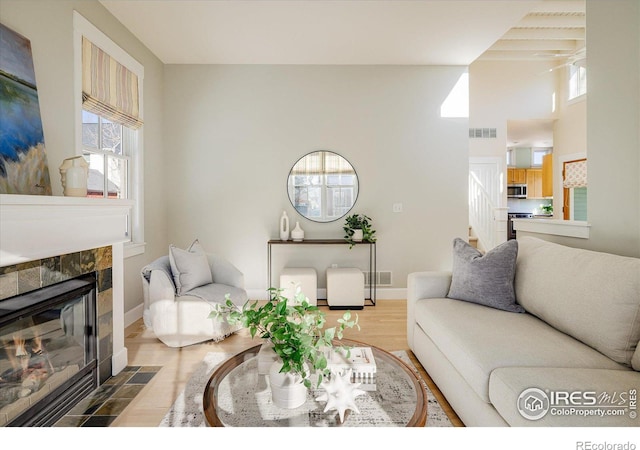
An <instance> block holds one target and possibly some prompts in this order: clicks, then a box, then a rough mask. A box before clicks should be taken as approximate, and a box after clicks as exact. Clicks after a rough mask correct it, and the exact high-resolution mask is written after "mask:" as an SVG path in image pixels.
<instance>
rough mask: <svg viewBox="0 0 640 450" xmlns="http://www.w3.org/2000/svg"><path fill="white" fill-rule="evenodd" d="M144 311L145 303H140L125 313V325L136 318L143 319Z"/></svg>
mask: <svg viewBox="0 0 640 450" xmlns="http://www.w3.org/2000/svg"><path fill="white" fill-rule="evenodd" d="M143 311H144V304H142V303H140V304H139V305H138V306H136V307H135V308H132V309H130V310H129V311H127V312H126V313H124V327H125V328H127V327H128V326H129V325H131V324H132V323H133V322H135V321H136V320H138V319H141V318H142V312H143Z"/></svg>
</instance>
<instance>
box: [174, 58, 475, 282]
mask: <svg viewBox="0 0 640 450" xmlns="http://www.w3.org/2000/svg"><path fill="white" fill-rule="evenodd" d="M465 69H466V68H463V67H421V66H411V67H405V66H184V65H169V66H167V67H166V71H165V121H164V123H165V133H164V137H165V139H164V140H165V149H166V158H167V168H168V169H169V168H170V169H169V170H168V171H167V180H166V183H167V186H169V187H170V189H169V190H168V195H167V204H168V207H169V211H170V214H169V217H168V225H169V240H170V242H171V243H174V244H175V245H178V246H183V247H184V246H187V245H188V244H189V243H190V242H191V241H192V240H193V239H195V238H199V239H200V240H201V242H202V243H203V245H204V247H205V249H207V250H208V251H210V252H215V253H219V254H221V255H224V256H225V257H227V258H228V259H230V260H231V261H232V262H233V263H234V264H235V265H236V266H238V267H239V268H240V270H242V271H243V272H244V274H245V278H246V284H247V288H248V289H250V290H258V291H259V292H264V290H265V289H266V288H267V287H268V286H267V241H268V240H269V239H272V238H277V237H278V222H279V218H280V215H281V213H282V211H283V210H286V211H287V212H288V214H289V217H290V219H291V222H292V227H293V226H295V221H296V220H298V221H299V222H300V225H301V227H302V228H303V229H304V230H305V232H306V237H308V238H341V237H342V236H343V231H342V225H343V223H344V220H339V221H336V222H332V223H329V224H318V223H314V222H310V221H309V220H307V219H304V218H302V217H301V216H299V215H298V214H297V213H296V212H295V210H294V209H293V208H292V206H291V204H290V202H289V200H288V197H287V193H286V181H287V176H288V173H289V170H290V168H291V166H292V165H293V164H294V163H295V162H296V160H297V159H298V158H300V157H301V156H302V155H304V154H306V153H308V152H310V151H314V150H319V149H327V150H332V151H334V152H337V153H339V154H341V155H342V156H344V157H345V158H347V159H348V160H349V161H350V162H351V164H352V165H353V166H354V167H355V169H356V172H357V173H358V176H359V180H360V195H359V197H358V201H357V203H356V205H355V207H354V209H353V212H355V213H363V214H367V215H368V216H370V217H371V218H372V219H373V223H374V228H375V229H376V230H377V236H378V269H379V270H391V271H393V278H394V287H399V288H403V287H405V286H406V276H407V274H408V273H409V272H412V271H416V270H428V269H444V268H447V267H449V268H450V264H451V245H452V240H453V238H455V237H456V236H463V237H464V236H465V235H466V228H467V225H468V218H467V217H468V212H467V166H468V156H469V155H468V139H467V129H468V122H467V120H466V119H442V118H440V117H439V112H440V105H441V103H442V102H443V101H444V99H445V98H446V96H447V94H448V93H449V91H450V89H451V88H452V87H453V86H454V84H455V82H456V81H457V79H458V77H459V76H460V75H461V74H462V73H463V72H464V71H465ZM396 202H400V203H402V204H403V207H404V208H403V209H404V212H402V213H393V212H392V205H393V203H396ZM345 248H346V245H345ZM274 251H275V250H274ZM278 251H280V250H278ZM324 251H325V250H323V252H324ZM285 253H286V252H285ZM280 257H287V258H294V259H295V260H296V261H295V262H296V263H298V264H309V265H313V264H315V263H316V259H318V260H319V262H318V265H319V266H321V268H322V269H324V268H325V267H326V265H327V264H329V263H337V264H340V265H349V264H354V263H355V262H354V254H353V253H350V252H349V251H346V250H345V249H337V250H333V253H331V252H330V254H329V255H324V254H323V253H322V252H321V251H320V250H319V249H317V248H311V249H307V250H302V251H301V253H299V254H295V255H290V254H286V255H281V256H280ZM285 262H286V261H280V264H284V263H285ZM319 275H320V277H321V278H322V276H323V275H324V274H323V273H320V274H319ZM320 283H321V284H322V281H320Z"/></svg>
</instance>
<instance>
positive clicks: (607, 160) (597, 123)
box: [587, 0, 640, 256]
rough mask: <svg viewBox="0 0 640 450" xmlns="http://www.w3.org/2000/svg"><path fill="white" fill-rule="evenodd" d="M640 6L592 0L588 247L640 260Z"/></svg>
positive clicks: (589, 10) (589, 3)
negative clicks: (635, 257)
mask: <svg viewBox="0 0 640 450" xmlns="http://www.w3.org/2000/svg"><path fill="white" fill-rule="evenodd" d="M639 9H640V3H639V2H638V1H637V0H618V1H616V2H615V7H612V5H610V4H609V2H602V1H598V0H587V30H588V33H587V58H588V63H589V66H588V81H587V82H588V85H587V86H588V87H587V89H588V94H587V96H588V97H587V110H588V111H587V142H588V144H587V147H588V148H587V155H588V156H587V167H588V171H589V188H588V189H589V193H588V197H587V208H588V221H589V222H590V223H591V225H592V226H591V237H590V239H589V243H588V246H589V247H590V248H593V249H595V250H603V251H611V252H614V253H619V254H623V255H632V256H640V232H639V230H640V208H638V205H640V176H639V171H638V168H639V167H640V136H639V135H638V123H639V122H638V121H639V116H640V102H639V101H638V99H639V98H640V77H639V76H638V67H639V61H640V51H639V47H640V14H639Z"/></svg>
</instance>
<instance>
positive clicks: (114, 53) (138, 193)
mask: <svg viewBox="0 0 640 450" xmlns="http://www.w3.org/2000/svg"><path fill="white" fill-rule="evenodd" d="M82 36H86V37H87V39H89V40H90V41H91V42H93V43H94V44H96V45H97V46H98V47H100V48H101V49H102V50H104V51H105V52H106V53H108V54H109V55H110V56H111V57H112V58H114V59H115V60H116V61H118V62H119V63H120V64H122V65H124V66H125V67H126V68H127V69H129V70H130V71H131V72H133V73H134V74H136V75H137V77H138V93H139V105H140V119H141V120H142V119H143V111H144V102H143V92H144V90H143V81H144V67H143V66H142V64H140V63H139V62H138V61H136V60H135V59H134V58H133V57H132V56H131V55H129V54H128V53H127V52H126V51H124V50H123V49H122V48H121V47H120V46H118V45H117V44H116V43H115V42H113V41H112V40H111V39H110V38H109V37H108V36H107V35H105V34H104V33H103V32H101V31H100V30H99V29H98V28H96V27H95V26H94V25H93V24H92V23H91V22H89V21H88V20H87V19H85V18H84V17H83V16H82V15H80V14H79V13H78V12H77V11H73V48H74V101H75V126H76V135H75V150H76V155H78V156H80V155H82ZM143 130H144V126H143V127H141V128H139V129H138V130H136V133H135V134H136V137H137V146H135V145H134V148H133V149H132V152H131V155H130V158H131V159H130V167H129V170H128V172H129V174H128V177H129V186H128V199H129V200H133V202H134V204H133V207H132V208H131V217H130V223H131V226H130V229H129V231H130V234H129V239H130V241H129V242H127V243H125V245H124V256H125V258H128V257H131V256H135V255H140V254H142V253H144V251H145V242H144V165H143V161H144V159H143V156H144V131H143ZM110 201H114V202H117V201H118V200H117V199H112V200H110Z"/></svg>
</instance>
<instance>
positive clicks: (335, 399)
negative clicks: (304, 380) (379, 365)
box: [316, 369, 365, 423]
mask: <svg viewBox="0 0 640 450" xmlns="http://www.w3.org/2000/svg"><path fill="white" fill-rule="evenodd" d="M360 384H361V383H352V382H351V369H348V370H345V372H344V373H343V374H342V375H340V374H338V373H336V372H334V371H331V377H330V379H329V380H324V381H323V382H322V383H321V384H320V387H321V388H323V389H324V390H325V392H324V393H323V394H322V395H320V396H319V397H317V398H316V401H319V402H325V401H326V402H327V404H326V406H325V408H324V412H327V411H329V410H331V409H335V410H337V411H338V414H339V415H340V423H343V422H344V413H345V412H346V410H347V409H350V410H352V411H355V412H357V413H360V411H359V410H358V407H357V406H356V402H355V399H356V397H357V396H358V395H362V394H364V393H365V391H363V390H362V389H358V388H359V387H360Z"/></svg>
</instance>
